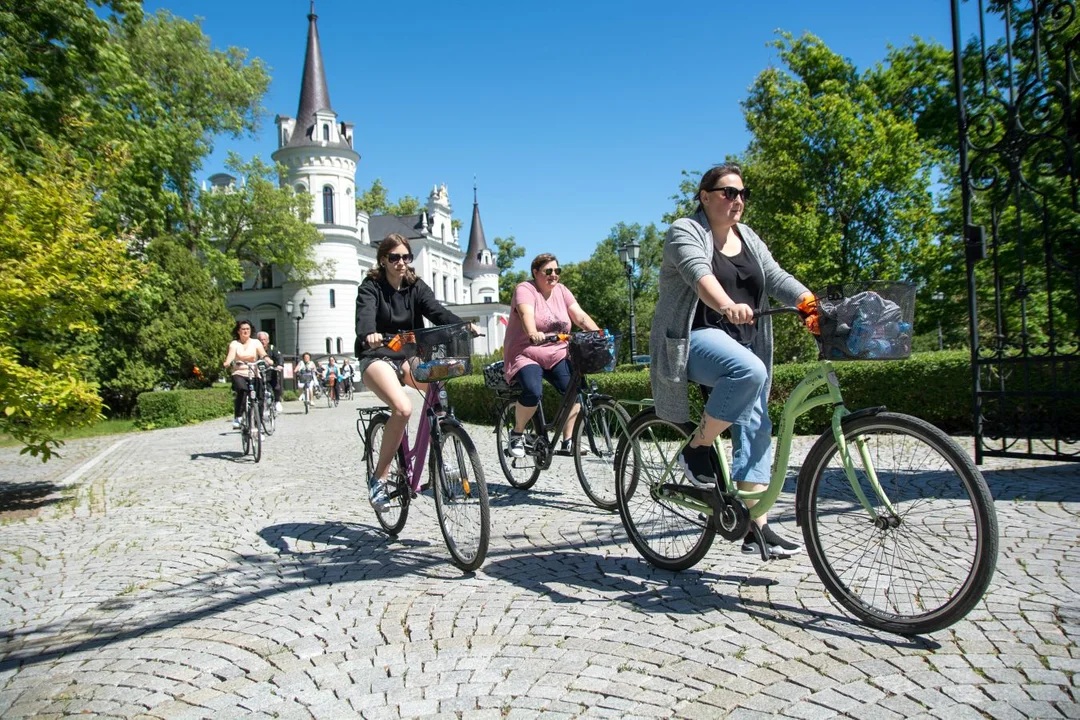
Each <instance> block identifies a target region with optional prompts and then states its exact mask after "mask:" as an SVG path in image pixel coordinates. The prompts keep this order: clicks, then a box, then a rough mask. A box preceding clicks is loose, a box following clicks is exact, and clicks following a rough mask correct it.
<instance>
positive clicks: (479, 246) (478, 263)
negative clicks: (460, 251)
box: [461, 177, 499, 278]
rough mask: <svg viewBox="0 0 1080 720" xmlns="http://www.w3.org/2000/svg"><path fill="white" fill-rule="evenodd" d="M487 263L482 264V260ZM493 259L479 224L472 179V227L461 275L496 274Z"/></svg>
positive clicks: (474, 186) (482, 228)
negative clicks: (485, 260) (485, 259)
mask: <svg viewBox="0 0 1080 720" xmlns="http://www.w3.org/2000/svg"><path fill="white" fill-rule="evenodd" d="M485 256H486V258H487V262H484V258H485ZM498 272H499V268H498V267H497V266H496V265H495V258H494V257H493V256H492V254H491V251H490V250H488V245H487V239H486V238H485V237H484V225H483V223H481V222H480V203H479V202H478V201H477V199H476V178H475V177H473V206H472V227H471V228H469V249H468V250H466V251H465V262H463V263H462V264H461V273H462V275H464V276H465V277H467V278H474V277H478V276H480V275H491V274H498Z"/></svg>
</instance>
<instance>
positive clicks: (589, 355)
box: [570, 330, 615, 375]
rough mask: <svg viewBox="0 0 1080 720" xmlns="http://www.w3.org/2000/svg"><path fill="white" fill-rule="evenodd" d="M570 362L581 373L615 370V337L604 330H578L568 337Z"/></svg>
mask: <svg viewBox="0 0 1080 720" xmlns="http://www.w3.org/2000/svg"><path fill="white" fill-rule="evenodd" d="M570 364H571V365H572V366H573V367H574V369H576V370H579V371H580V372H582V373H583V374H586V375H588V374H589V373H598V372H613V371H614V370H615V337H614V336H613V335H612V334H611V333H609V332H606V331H603V330H601V331H600V332H579V333H574V334H573V336H571V338H570Z"/></svg>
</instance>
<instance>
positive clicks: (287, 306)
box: [285, 299, 308, 389]
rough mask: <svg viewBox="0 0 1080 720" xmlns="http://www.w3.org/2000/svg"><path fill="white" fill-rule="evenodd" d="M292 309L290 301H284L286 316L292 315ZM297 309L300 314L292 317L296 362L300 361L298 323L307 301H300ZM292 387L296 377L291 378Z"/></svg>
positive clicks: (306, 308) (304, 311)
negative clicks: (294, 329)
mask: <svg viewBox="0 0 1080 720" xmlns="http://www.w3.org/2000/svg"><path fill="white" fill-rule="evenodd" d="M294 307H295V306H294V305H293V301H292V300H288V301H286V302H285V314H286V315H292V314H293V308H294ZM298 309H299V310H300V312H299V313H298V314H297V315H295V316H294V317H293V319H294V320H296V362H299V361H300V321H301V320H303V319H304V316H305V315H307V310H308V301H307V300H306V299H304V300H301V301H300V307H299V308H298ZM293 385H296V377H295V376H293ZM294 389H295V388H294Z"/></svg>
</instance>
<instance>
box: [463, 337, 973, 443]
mask: <svg viewBox="0 0 1080 720" xmlns="http://www.w3.org/2000/svg"><path fill="white" fill-rule="evenodd" d="M970 363H971V356H970V355H969V354H968V353H967V352H966V351H951V352H933V353H921V354H917V355H912V357H911V358H910V359H908V360H898V361H890V362H834V363H833V367H834V368H836V375H837V377H838V378H839V380H840V388H841V390H842V391H843V394H844V401H845V402H846V404H847V406H848V407H849V408H851V409H852V410H856V409H858V408H862V407H870V406H875V405H884V406H885V407H887V408H888V409H889V410H891V411H894V412H902V413H909V414H911V415H916V416H918V417H920V418H923V419H924V420H927V421H928V422H931V423H933V424H934V425H937V426H938V427H940V428H941V429H943V430H945V431H946V432H958V433H968V432H971V429H972V428H971V364H970ZM814 365H815V363H798V364H791V365H777V366H775V367H774V368H773V386H772V396H771V398H770V401H769V416H770V417H771V418H772V420H773V424H774V425H777V424H778V423H779V420H780V413H781V410H782V408H783V405H784V401H785V400H787V398H788V395H790V394H791V391H792V389H793V388H794V387H795V386H796V385H798V384H799V382H800V381H801V380H802V379H803V378H804V377H805V376H806V373H807V372H808V371H809V370H810V368H812V367H813V366H814ZM589 377H590V379H591V380H594V381H595V382H596V384H597V386H598V388H599V390H600V392H602V393H605V394H607V395H611V396H613V397H615V398H618V399H619V400H640V399H642V398H646V397H651V396H652V387H651V386H650V384H649V373H647V372H633V371H629V372H614V373H607V374H600V375H591V376H589ZM447 390H448V392H449V394H450V402H451V404H452V405H453V407H454V412H455V413H456V414H457V416H458V417H459V418H460V419H462V420H464V421H466V422H474V423H482V424H488V425H492V424H494V422H495V414H496V413H497V412H498V410H499V406H498V403H497V402H496V397H495V394H494V393H492V392H491V391H490V390H488V389H487V388H486V387H484V379H483V377H481V376H478V375H469V376H466V377H462V378H457V379H455V380H453V381H452V382H450V383H448V384H447ZM559 400H560V398H559V395H558V394H557V393H556V392H555V390H554V388H552V387H551V385H550V384H548V383H544V408H545V411H546V412H548V413H553V412H555V409H556V408H557V407H558V403H559ZM702 407H703V403H702V399H701V393H700V392H698V391H697V390H696V389H693V390H692V391H691V392H690V416H691V417H692V418H698V417H700V416H701V410H702ZM628 409H629V411H630V414H631V415H633V414H634V411H635V408H634V407H630V408H628ZM831 412H832V411H831V409H830V408H829V407H827V406H823V407H819V408H815V409H814V410H813V411H811V412H810V413H808V414H806V415H804V416H802V417H800V418H798V419H797V420H796V422H795V431H796V432H797V433H799V434H815V435H816V434H818V433H820V432H821V431H822V430H824V429H825V428H826V427H827V426H828V423H829V418H830V417H831Z"/></svg>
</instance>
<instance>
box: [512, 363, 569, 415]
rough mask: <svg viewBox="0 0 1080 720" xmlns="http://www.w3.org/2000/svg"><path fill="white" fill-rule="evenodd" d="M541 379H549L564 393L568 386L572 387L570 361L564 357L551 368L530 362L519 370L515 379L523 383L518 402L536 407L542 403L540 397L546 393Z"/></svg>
mask: <svg viewBox="0 0 1080 720" xmlns="http://www.w3.org/2000/svg"><path fill="white" fill-rule="evenodd" d="M541 379H544V380H547V381H548V382H549V383H551V384H552V385H554V386H555V389H556V390H558V391H559V394H560V395H564V394H565V393H566V388H568V387H570V362H569V361H568V360H567V359H566V358H563V359H562V360H560V361H559V362H557V363H555V366H554V367H553V368H551V369H550V370H545V369H544V368H542V367H540V366H539V365H534V364H532V363H530V364H528V365H526V366H525V367H523V368H521V369H520V370H518V372H517V375H515V376H514V380H515V381H516V382H518V383H520V384H521V396H520V397H518V402H519V403H521V406H522V407H536V406H537V405H539V404H540V398H541V397H543V395H544V387H543V383H541Z"/></svg>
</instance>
